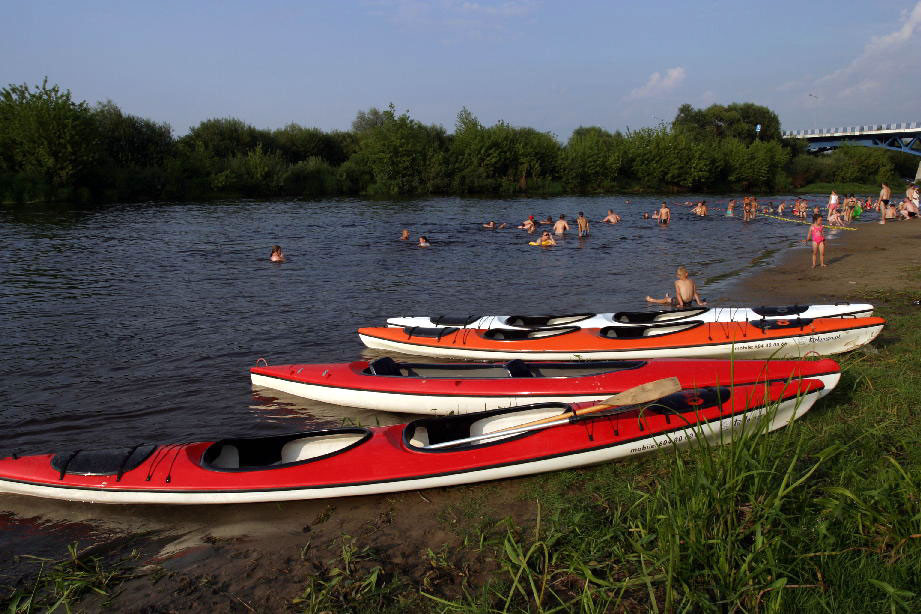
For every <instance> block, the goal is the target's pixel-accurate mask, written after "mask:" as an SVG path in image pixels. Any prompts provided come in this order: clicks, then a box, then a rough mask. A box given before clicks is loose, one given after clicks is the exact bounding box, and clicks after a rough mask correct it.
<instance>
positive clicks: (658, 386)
mask: <svg viewBox="0 0 921 614" xmlns="http://www.w3.org/2000/svg"><path fill="white" fill-rule="evenodd" d="M679 390H681V384H680V382H679V381H678V378H677V377H668V378H665V379H660V380H656V381H654V382H647V383H645V384H641V385H639V386H636V387H634V388H630V389H629V390H625V391H623V392H621V393H618V394H615V395H614V396H611V397H608V398H607V399H605V400H604V401H602V402H601V403H598V404H596V405H592V406H590V407H586V408H584V409H581V410H573V411H572V412H571V415H565V414H564V415H563V416H562V417H561V416H551V417H549V418H542V419H540V420H534V421H533V422H527V423H525V424H521V425H519V426H512V427H508V428H504V429H499V430H497V431H492V432H491V433H484V434H482V435H475V436H473V437H465V438H464V439H454V440H452V441H443V442H441V443H435V444H432V445H428V446H425V449H426V450H435V449H438V448H449V447H453V446H459V445H462V444H465V443H473V442H477V441H483V440H484V439H493V438H496V437H506V436H511V435H517V434H519V433H526V432H528V431H535V430H537V429H542V428H549V427H551V426H558V425H561V424H567V423H570V422H576V421H577V420H579V419H580V418H581V417H583V416H586V415H591V414H594V413H598V412H600V411H602V410H604V409H609V408H611V407H616V406H618V405H621V406H629V407H625V408H624V411H631V410H632V409H634V407H633V406H634V405H638V404H641V403H651V402H652V401H656V400H658V399H661V398H662V397H664V396H668V395H670V394H673V393H675V392H678V391H679ZM615 413H617V412H615Z"/></svg>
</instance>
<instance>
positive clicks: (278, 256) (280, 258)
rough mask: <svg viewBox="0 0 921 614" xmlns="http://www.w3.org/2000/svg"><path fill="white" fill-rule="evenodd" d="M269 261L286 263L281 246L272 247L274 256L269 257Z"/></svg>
mask: <svg viewBox="0 0 921 614" xmlns="http://www.w3.org/2000/svg"><path fill="white" fill-rule="evenodd" d="M269 260H271V261H272V262H284V261H285V255H284V254H283V253H281V245H273V246H272V255H271V256H269Z"/></svg>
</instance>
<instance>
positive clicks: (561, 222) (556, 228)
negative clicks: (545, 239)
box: [553, 213, 569, 235]
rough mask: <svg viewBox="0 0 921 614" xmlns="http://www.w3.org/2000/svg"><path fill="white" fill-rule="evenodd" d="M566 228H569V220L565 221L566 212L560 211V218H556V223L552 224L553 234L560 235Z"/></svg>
mask: <svg viewBox="0 0 921 614" xmlns="http://www.w3.org/2000/svg"><path fill="white" fill-rule="evenodd" d="M567 230H569V222H567V221H566V214H565V213H561V214H560V219H558V220H557V221H556V224H554V225H553V232H554V234H558V235H561V234H563V233H564V232H566V231H567Z"/></svg>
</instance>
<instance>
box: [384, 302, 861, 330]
mask: <svg viewBox="0 0 921 614" xmlns="http://www.w3.org/2000/svg"><path fill="white" fill-rule="evenodd" d="M871 315H873V305H869V304H867V303H835V304H834V305H785V306H780V307H693V308H686V309H668V310H665V309H662V310H655V311H615V312H609V313H573V314H562V315H509V316H480V315H469V316H450V315H446V316H407V317H396V318H387V326H393V327H409V326H422V327H426V328H443V327H448V326H451V327H456V328H479V329H490V328H545V327H553V326H577V327H579V328H604V327H606V326H635V325H638V324H661V323H665V322H668V323H672V322H684V321H688V320H694V321H696V322H751V321H753V320H762V319H766V318H782V319H790V318H803V319H807V318H808V319H814V318H867V317H870V316H871Z"/></svg>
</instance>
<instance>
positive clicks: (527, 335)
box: [483, 326, 579, 341]
mask: <svg viewBox="0 0 921 614" xmlns="http://www.w3.org/2000/svg"><path fill="white" fill-rule="evenodd" d="M577 330H579V327H578V326H553V327H550V328H490V329H489V330H487V331H486V332H484V333H483V337H485V338H486V339H492V340H493V341H525V340H527V339H542V338H544V337H556V336H557V335H566V334H569V333H573V332H575V331H577Z"/></svg>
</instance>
